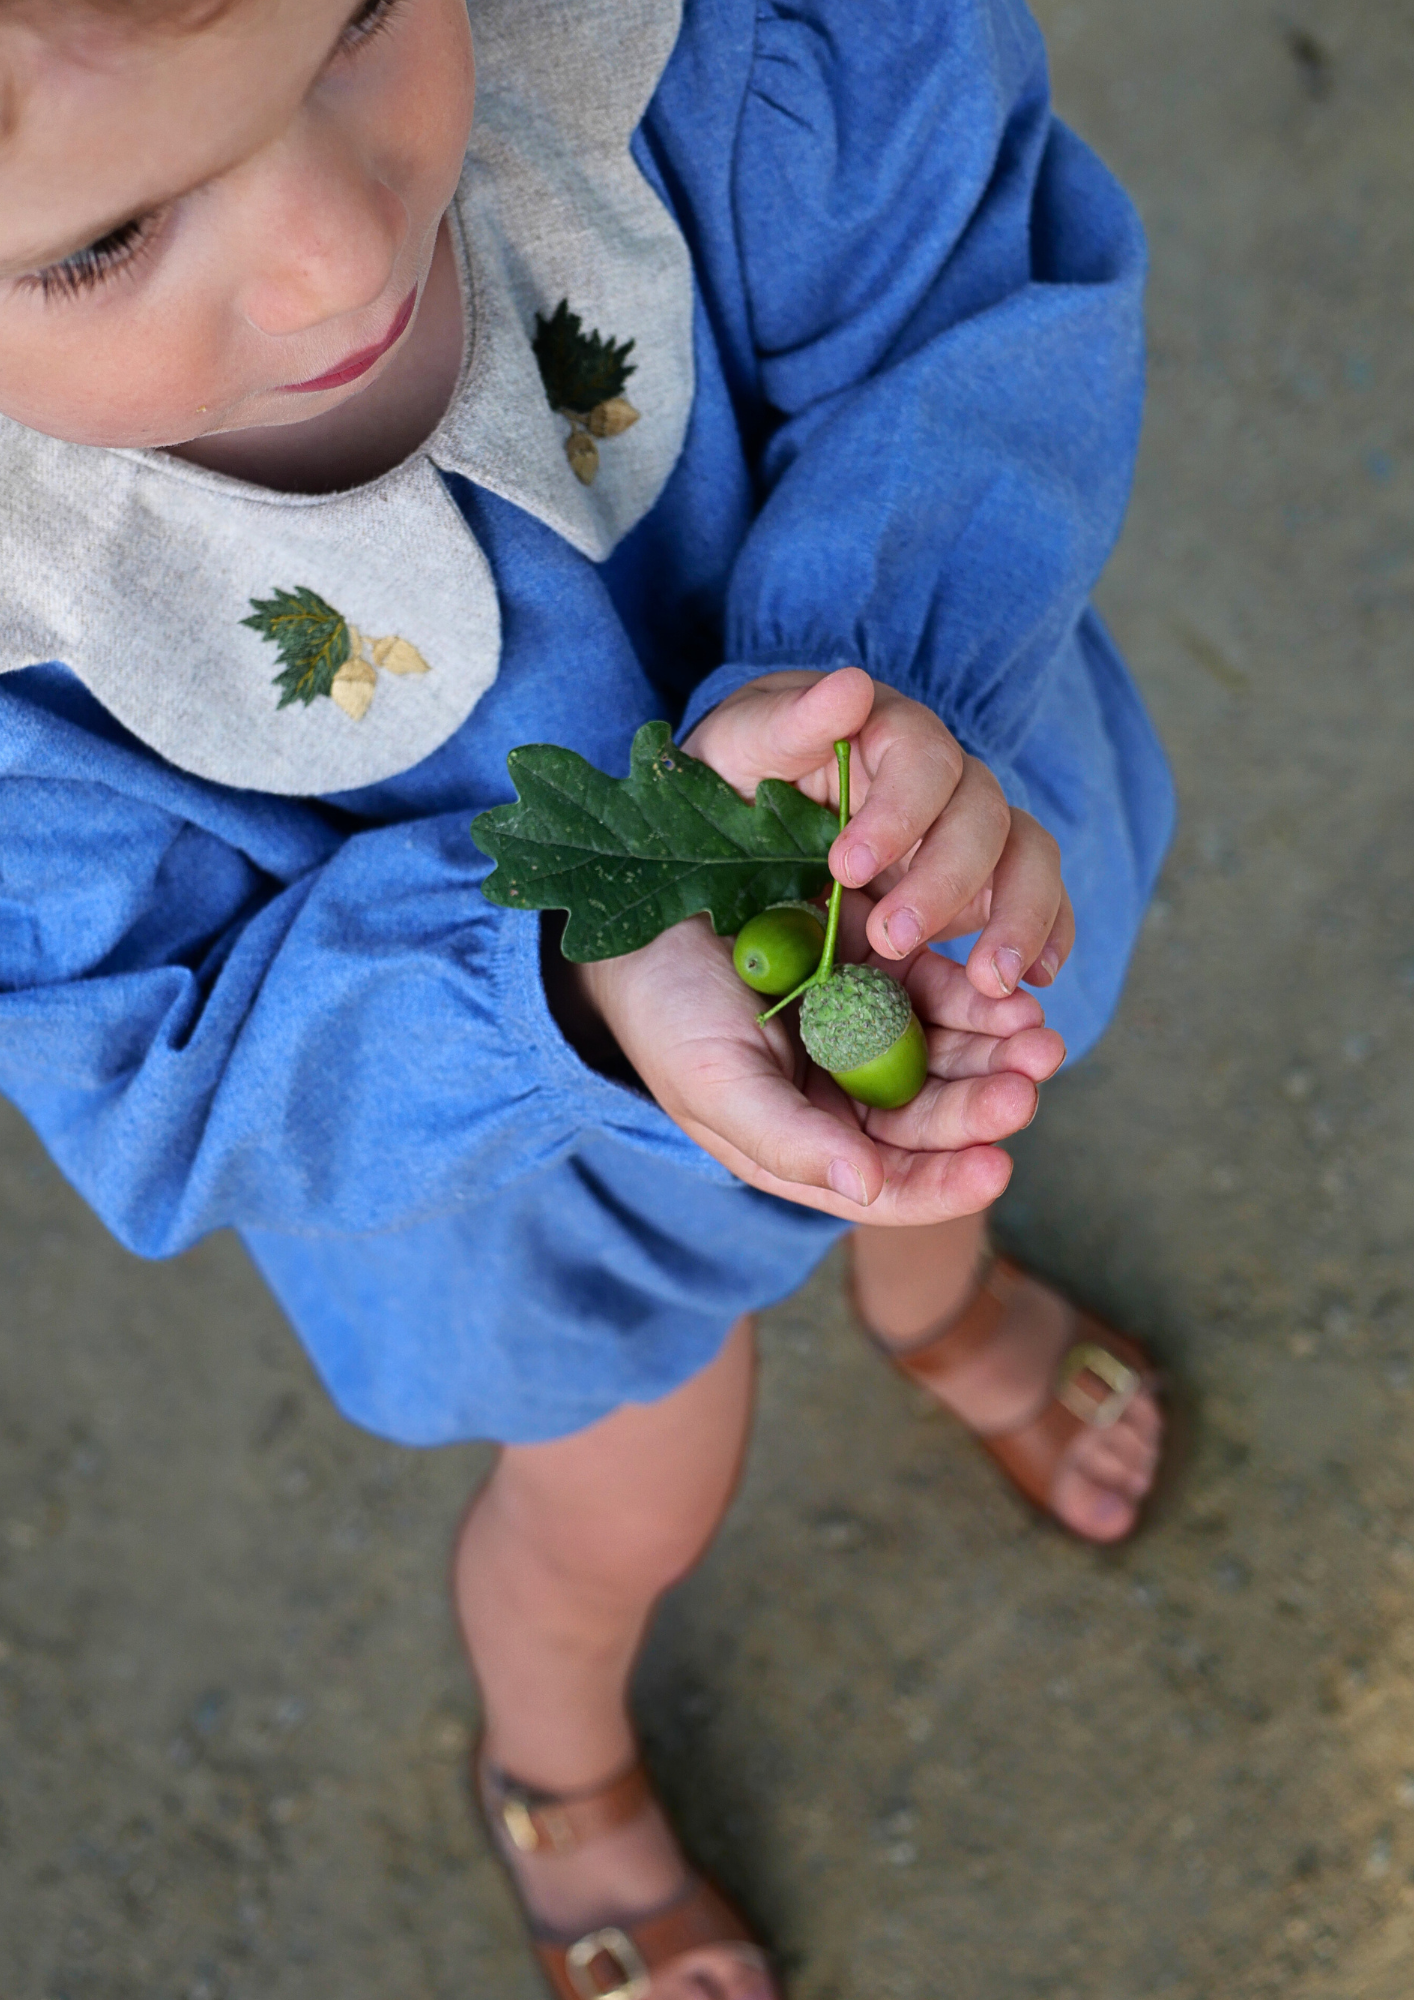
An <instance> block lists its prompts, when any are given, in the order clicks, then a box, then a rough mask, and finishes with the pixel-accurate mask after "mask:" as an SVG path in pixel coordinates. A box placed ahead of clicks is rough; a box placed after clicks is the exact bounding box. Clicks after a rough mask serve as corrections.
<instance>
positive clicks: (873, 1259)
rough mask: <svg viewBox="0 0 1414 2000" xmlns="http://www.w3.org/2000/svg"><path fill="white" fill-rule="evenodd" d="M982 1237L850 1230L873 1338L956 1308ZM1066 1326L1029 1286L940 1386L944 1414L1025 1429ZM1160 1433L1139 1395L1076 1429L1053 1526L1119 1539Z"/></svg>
mask: <svg viewBox="0 0 1414 2000" xmlns="http://www.w3.org/2000/svg"><path fill="white" fill-rule="evenodd" d="M983 1231H984V1218H983V1217H982V1216H980V1215H973V1216H967V1217H965V1218H963V1219H962V1220H960V1221H957V1222H941V1223H936V1224H934V1225H932V1226H931V1227H929V1228H925V1229H869V1228H861V1229H856V1230H855V1232H854V1242H853V1246H852V1247H853V1251H854V1276H855V1287H856V1292H857V1296H858V1299H859V1308H860V1311H861V1312H862V1314H863V1315H864V1318H865V1320H866V1321H867V1322H868V1324H869V1326H870V1327H871V1328H872V1329H873V1331H874V1332H875V1333H876V1334H878V1335H879V1336H880V1338H881V1339H882V1340H884V1341H885V1342H886V1343H896V1344H897V1345H898V1346H900V1347H907V1346H909V1345H910V1344H912V1343H913V1342H915V1341H916V1340H918V1339H919V1338H920V1336H922V1335H924V1334H926V1333H927V1332H928V1330H929V1329H930V1328H931V1327H936V1326H938V1325H940V1324H941V1323H943V1322H945V1321H946V1320H947V1319H949V1318H950V1317H951V1316H952V1315H953V1314H954V1313H956V1312H958V1311H959V1310H960V1309H961V1308H962V1307H963V1306H965V1305H966V1303H967V1301H968V1299H969V1298H970V1297H971V1295H972V1293H973V1291H974V1289H975V1287H976V1283H977V1278H978V1273H979V1270H980V1267H981V1260H982V1256H983V1247H984V1246H983ZM1069 1326H1070V1316H1069V1312H1068V1309H1067V1307H1066V1304H1065V1301H1064V1300H1063V1299H1061V1298H1060V1296H1059V1295H1058V1294H1057V1293H1055V1292H1053V1291H1051V1290H1050V1288H1049V1287H1048V1286H1046V1285H1042V1284H1040V1283H1037V1282H1034V1281H1032V1282H1028V1283H1027V1284H1026V1285H1024V1286H1023V1287H1022V1289H1021V1290H1020V1291H1019V1292H1018V1293H1017V1294H1016V1296H1015V1298H1014V1299H1013V1301H1012V1302H1011V1304H1010V1306H1009V1307H1008V1310H1007V1314H1006V1317H1005V1318H1004V1319H1003V1320H1002V1322H1001V1325H1000V1326H999V1327H998V1329H997V1335H996V1338H995V1339H994V1340H993V1341H992V1342H991V1343H990V1345H989V1346H987V1347H986V1348H985V1349H984V1350H983V1351H982V1353H981V1354H979V1355H978V1356H977V1357H976V1358H975V1360H973V1361H972V1362H970V1363H969V1364H968V1365H967V1367H965V1368H964V1369H962V1370H960V1371H959V1373H958V1375H957V1376H956V1378H955V1379H954V1380H952V1381H950V1382H949V1384H948V1390H947V1396H946V1401H947V1403H948V1405H949V1407H950V1408H951V1409H953V1410H955V1411H956V1413H957V1415H958V1416H960V1417H961V1418H962V1420H963V1422H964V1423H966V1424H968V1425H970V1426H971V1427H972V1428H973V1429H974V1430H978V1431H1002V1430H1008V1429H1010V1428H1012V1427H1013V1426H1014V1425H1016V1424H1019V1423H1023V1422H1025V1421H1026V1419H1027V1418H1028V1417H1029V1416H1032V1415H1034V1414H1035V1413H1036V1412H1037V1411H1038V1410H1039V1409H1040V1408H1041V1406H1042V1405H1043V1404H1044V1402H1045V1401H1046V1399H1047V1397H1048V1395H1049V1393H1050V1388H1051V1383H1052V1381H1053V1378H1054V1374H1055V1369H1056V1366H1057V1364H1058V1362H1059V1361H1060V1358H1061V1355H1062V1353H1063V1352H1064V1350H1065V1347H1066V1344H1067V1341H1068V1339H1069V1337H1070V1334H1069ZM1161 1428H1162V1426H1161V1419H1160V1416H1159V1410H1158V1405H1157V1403H1156V1402H1155V1401H1154V1398H1153V1397H1152V1396H1149V1395H1141V1396H1139V1397H1137V1398H1136V1399H1135V1401H1134V1402H1133V1403H1132V1404H1131V1406H1130V1408H1129V1409H1128V1410H1127V1411H1126V1412H1125V1414H1124V1416H1123V1417H1121V1419H1120V1421H1119V1422H1118V1423H1117V1424H1115V1425H1113V1426H1112V1427H1111V1428H1110V1429H1109V1430H1103V1431H1098V1430H1090V1431H1085V1432H1083V1433H1082V1434H1081V1435H1080V1436H1079V1437H1078V1438H1077V1439H1076V1441H1075V1443H1074V1444H1073V1445H1072V1447H1071V1449H1070V1452H1069V1454H1068V1456H1067V1458H1066V1461H1065V1463H1064V1465H1063V1467H1062V1469H1061V1471H1060V1473H1059V1475H1058V1477H1057V1480H1056V1484H1055V1487H1054V1489H1053V1494H1052V1505H1053V1506H1054V1509H1055V1511H1056V1513H1057V1514H1059V1515H1060V1517H1061V1519H1062V1520H1064V1521H1065V1522H1066V1523H1067V1524H1068V1525H1069V1526H1070V1527H1072V1528H1074V1529H1075V1531H1076V1532H1077V1533H1078V1534H1081V1535H1086V1536H1090V1537H1093V1538H1094V1539H1096V1540H1100V1541H1108V1540H1111V1539H1113V1538H1114V1537H1115V1536H1117V1535H1119V1534H1123V1533H1124V1532H1126V1531H1127V1529H1128V1528H1129V1527H1130V1526H1131V1524H1132V1522H1133V1520H1134V1515H1135V1511H1136V1508H1137V1505H1138V1503H1139V1501H1141V1500H1142V1499H1143V1497H1144V1495H1145V1493H1146V1492H1147V1491H1148V1489H1149V1487H1150V1485H1151V1484H1152V1483H1153V1477H1154V1469H1155V1466H1156V1464H1157V1462H1158V1450H1159V1440H1160V1434H1161Z"/></svg>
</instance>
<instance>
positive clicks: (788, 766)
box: [689, 667, 874, 791]
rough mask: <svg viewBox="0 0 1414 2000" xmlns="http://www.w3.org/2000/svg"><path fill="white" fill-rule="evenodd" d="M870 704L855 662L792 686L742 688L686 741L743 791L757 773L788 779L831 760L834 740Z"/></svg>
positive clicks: (858, 722)
mask: <svg viewBox="0 0 1414 2000" xmlns="http://www.w3.org/2000/svg"><path fill="white" fill-rule="evenodd" d="M873 706H874V683H873V681H872V680H871V679H870V678H869V676H868V674H866V673H865V672H864V670H863V668H862V667H838V668H836V670H835V671H834V672H833V673H830V674H821V675H818V676H816V677H814V678H812V679H809V680H804V679H802V681H800V682H798V683H797V684H795V685H794V686H777V687H760V686H756V687H747V688H744V689H743V690H742V691H741V693H740V695H739V696H738V697H736V698H735V699H733V700H730V701H725V702H723V703H722V706H721V707H720V708H719V709H718V710H717V711H716V713H715V714H714V715H710V716H708V718H707V720H706V722H705V723H703V724H702V725H701V730H700V732H699V731H696V730H695V731H694V732H693V736H694V739H695V740H697V741H700V742H701V743H702V745H703V747H702V749H701V750H698V749H696V748H694V747H693V746H692V745H689V748H691V749H692V754H693V755H703V756H706V757H707V760H708V762H710V763H711V764H713V765H714V766H715V767H716V769H717V770H719V771H720V772H721V773H722V775H723V776H724V777H726V778H727V780H728V782H729V783H730V784H733V785H735V786H736V787H737V788H738V789H739V790H741V791H750V790H751V789H753V788H754V786H755V785H756V784H758V783H759V782H760V780H761V779H762V778H784V779H786V780H787V781H791V782H793V781H794V780H795V779H797V778H804V777H807V776H808V775H809V774H810V773H811V772H812V771H818V770H820V769H821V768H822V767H824V766H828V765H830V764H831V763H832V761H833V756H834V747H835V744H836V743H838V742H840V741H842V740H843V739H845V738H846V737H851V736H857V735H858V734H859V731H860V730H861V729H862V728H863V727H864V725H865V723H866V722H867V721H868V720H869V715H870V711H871V710H872V708H873Z"/></svg>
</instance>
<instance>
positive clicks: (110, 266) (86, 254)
mask: <svg viewBox="0 0 1414 2000" xmlns="http://www.w3.org/2000/svg"><path fill="white" fill-rule="evenodd" d="M159 220H160V217H159V215H157V214H156V213H154V214H152V215H139V216H136V217H134V219H133V220H132V221H131V222H124V223H121V224H120V225H119V226H118V228H116V229H110V230H109V232H108V234H107V235H106V236H100V237H99V239H98V241H97V242H96V243H89V244H87V245H86V246H85V247H84V248H83V249H82V250H75V252H74V254H73V256H72V257H66V258H65V259H64V260H63V262H62V263H60V264H50V265H48V266H47V267H46V268H45V269H44V270H43V271H31V272H29V273H27V275H26V276H25V277H23V278H20V279H19V280H18V281H17V282H18V283H19V285H20V286H21V287H22V288H23V289H24V290H26V291H35V292H40V293H42V294H43V296H44V297H45V298H46V299H52V298H56V297H57V298H69V299H76V298H78V297H79V296H80V295H81V294H82V293H84V292H91V291H94V290H95V289H96V288H97V287H98V286H99V285H101V284H103V283H105V282H106V280H107V279H109V278H111V277H112V276H113V274H114V273H115V272H117V271H121V270H125V269H127V268H128V267H129V266H131V265H133V264H135V263H136V262H137V260H138V259H139V257H141V255H142V253H143V252H144V250H146V249H147V248H148V247H149V245H150V244H151V242H152V239H153V237H154V235H155V234H156V230H157V224H158V222H159Z"/></svg>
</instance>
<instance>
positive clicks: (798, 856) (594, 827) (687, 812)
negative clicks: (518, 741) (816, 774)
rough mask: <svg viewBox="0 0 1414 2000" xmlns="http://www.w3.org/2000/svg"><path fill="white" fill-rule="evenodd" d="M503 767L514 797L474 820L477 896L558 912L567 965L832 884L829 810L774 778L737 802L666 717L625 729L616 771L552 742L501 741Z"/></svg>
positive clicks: (727, 920) (742, 917)
mask: <svg viewBox="0 0 1414 2000" xmlns="http://www.w3.org/2000/svg"><path fill="white" fill-rule="evenodd" d="M507 765H508V768H509V771H510V774H511V781H512V783H513V784H514V785H515V788H516V797H517V801H518V802H517V803H516V804H515V805H510V806H495V807H493V808H492V810H491V811H490V812H484V813H482V814H481V815H480V816H479V817H478V818H477V819H476V820H474V821H473V823H472V829H471V831H472V837H473V839H474V840H475V841H476V844H477V846H478V847H479V848H480V849H481V850H482V852H483V853H484V854H489V855H490V856H491V859H492V860H493V861H494V862H496V864H497V866H496V868H495V869H494V870H493V872H492V873H491V875H490V876H488V878H487V880H486V882H485V883H484V885H483V887H484V889H485V893H486V895H487V896H488V897H489V898H490V899H491V901H492V902H493V903H499V904H501V905H502V906H503V907H504V908H506V909H512V910H568V911H569V913H570V917H569V923H568V925H567V926H566V929H565V935H564V940H563V943H562V945H561V949H562V950H563V952H564V955H565V957H566V958H568V959H572V960H574V961H575V963H576V964H580V965H583V964H586V963H588V962H589V961H590V960H593V959H600V958H614V957H616V956H617V955H618V954H619V953H620V952H624V951H636V950H637V949H638V947H639V946H640V945H645V944H649V943H651V942H652V940H653V939H654V938H655V937H657V935H658V933H659V932H660V931H665V930H667V928H668V926H669V925H670V924H676V923H681V921H682V919H683V918H684V917H692V916H696V915H697V914H698V912H699V911H705V912H706V913H707V915H708V916H710V917H711V919H712V923H713V926H714V928H715V929H716V931H717V932H718V934H719V935H720V936H730V935H731V934H732V933H734V932H736V931H739V930H740V929H741V927H742V925H743V924H744V923H745V922H746V920H747V918H748V917H751V916H754V915H755V914H756V912H757V911H758V910H763V909H765V907H766V905H767V904H768V903H775V902H780V901H782V900H785V899H787V898H790V897H801V896H816V895H818V894H819V892H820V891H821V890H822V889H823V888H824V887H825V884H826V883H827V882H828V881H829V879H830V872H829V869H828V868H827V866H826V864H825V856H826V854H827V853H828V852H829V848H830V843H831V841H832V840H834V838H835V836H836V834H837V833H838V832H839V825H838V822H837V820H836V818H835V815H834V814H833V813H832V812H828V811H827V810H826V809H825V807H824V806H819V805H816V804H815V803H814V801H813V800H812V799H807V798H806V796H805V794H804V793H803V792H798V791H797V790H796V789H795V787H794V785H787V784H784V783H782V781H781V780H779V779H777V778H768V779H766V781H765V782H764V783H763V784H761V785H759V786H758V787H757V791H756V803H755V805H754V806H749V805H747V804H746V803H745V801H744V800H742V799H740V798H738V797H737V794H736V793H735V792H734V791H733V790H732V788H731V786H730V785H729V784H728V783H727V782H726V780H725V779H724V778H719V777H718V776H717V773H716V772H715V771H713V770H711V769H710V768H709V766H708V765H706V764H700V763H698V762H697V760H696V758H694V757H685V756H684V755H683V753H682V751H681V750H679V749H678V748H677V747H676V745H675V744H674V742H673V735H672V731H671V729H670V728H669V727H668V725H667V723H666V722H646V723H645V724H644V725H643V727H642V729H640V730H639V732H638V734H637V735H636V736H635V737H634V739H633V759H632V767H631V770H630V773H629V776H628V777H627V778H608V777H605V775H604V773H603V772H602V771H596V770H595V768H594V766H593V765H592V764H588V763H586V762H585V760H584V758H583V757H580V756H577V755H576V753H575V752H574V751H573V750H561V749H557V748H556V747H555V746H554V745H553V744H549V743H528V744H526V745H524V746H523V747H522V748H521V749H519V750H512V752H511V754H510V757H509V758H508V759H507Z"/></svg>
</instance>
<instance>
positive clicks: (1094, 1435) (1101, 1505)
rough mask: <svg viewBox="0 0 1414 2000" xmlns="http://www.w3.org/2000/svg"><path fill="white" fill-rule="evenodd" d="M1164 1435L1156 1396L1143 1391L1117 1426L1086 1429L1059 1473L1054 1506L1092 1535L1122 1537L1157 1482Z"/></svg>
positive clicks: (1075, 1527) (1094, 1538)
mask: <svg viewBox="0 0 1414 2000" xmlns="http://www.w3.org/2000/svg"><path fill="white" fill-rule="evenodd" d="M1162 1436H1163V1419H1162V1416H1161V1414H1160V1412H1159V1408H1158V1405H1157V1404H1156V1403H1155V1401H1154V1399H1153V1398H1152V1397H1151V1396H1141V1397H1139V1398H1138V1399H1137V1400H1136V1401H1135V1402H1134V1403H1133V1404H1132V1405H1131V1406H1130V1408H1129V1409H1128V1410H1126V1412H1125V1414H1124V1416H1123V1417H1122V1418H1121V1420H1120V1421H1119V1423H1117V1424H1115V1425H1114V1426H1113V1427H1112V1428H1111V1429H1109V1430H1105V1431H1094V1430H1091V1431H1085V1432H1083V1433H1082V1434H1081V1435H1080V1436H1079V1437H1078V1438H1077V1439H1076V1440H1075V1443H1074V1444H1073V1445H1072V1446H1071V1449H1070V1451H1069V1453H1068V1454H1067V1456H1066V1458H1065V1460H1064V1462H1063V1464H1062V1465H1061V1468H1060V1471H1059V1472H1058V1474H1057V1477H1056V1482H1055V1486H1054V1488H1053V1489H1052V1495H1051V1506H1052V1509H1053V1511H1054V1512H1055V1513H1056V1514H1057V1515H1058V1516H1059V1518H1060V1519H1061V1520H1062V1521H1063V1522H1064V1523H1065V1525H1066V1526H1067V1527H1068V1528H1070V1529H1072V1530H1073V1531H1074V1533H1076V1534H1078V1535H1083V1536H1085V1537H1086V1539H1087V1540H1089V1541H1092V1542H1118V1541H1122V1540H1123V1539H1124V1537H1125V1536H1126V1535H1128V1534H1130V1533H1131V1532H1132V1530H1133V1528H1134V1526H1135V1523H1136V1521H1137V1520H1138V1516H1139V1506H1140V1503H1141V1502H1142V1501H1143V1499H1144V1498H1145V1496H1146V1495H1147V1493H1148V1491H1149V1489H1150V1487H1151V1486H1152V1485H1153V1483H1154V1473H1155V1471H1156V1469H1157V1466H1158V1462H1159V1449H1160V1445H1161V1442H1162Z"/></svg>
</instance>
